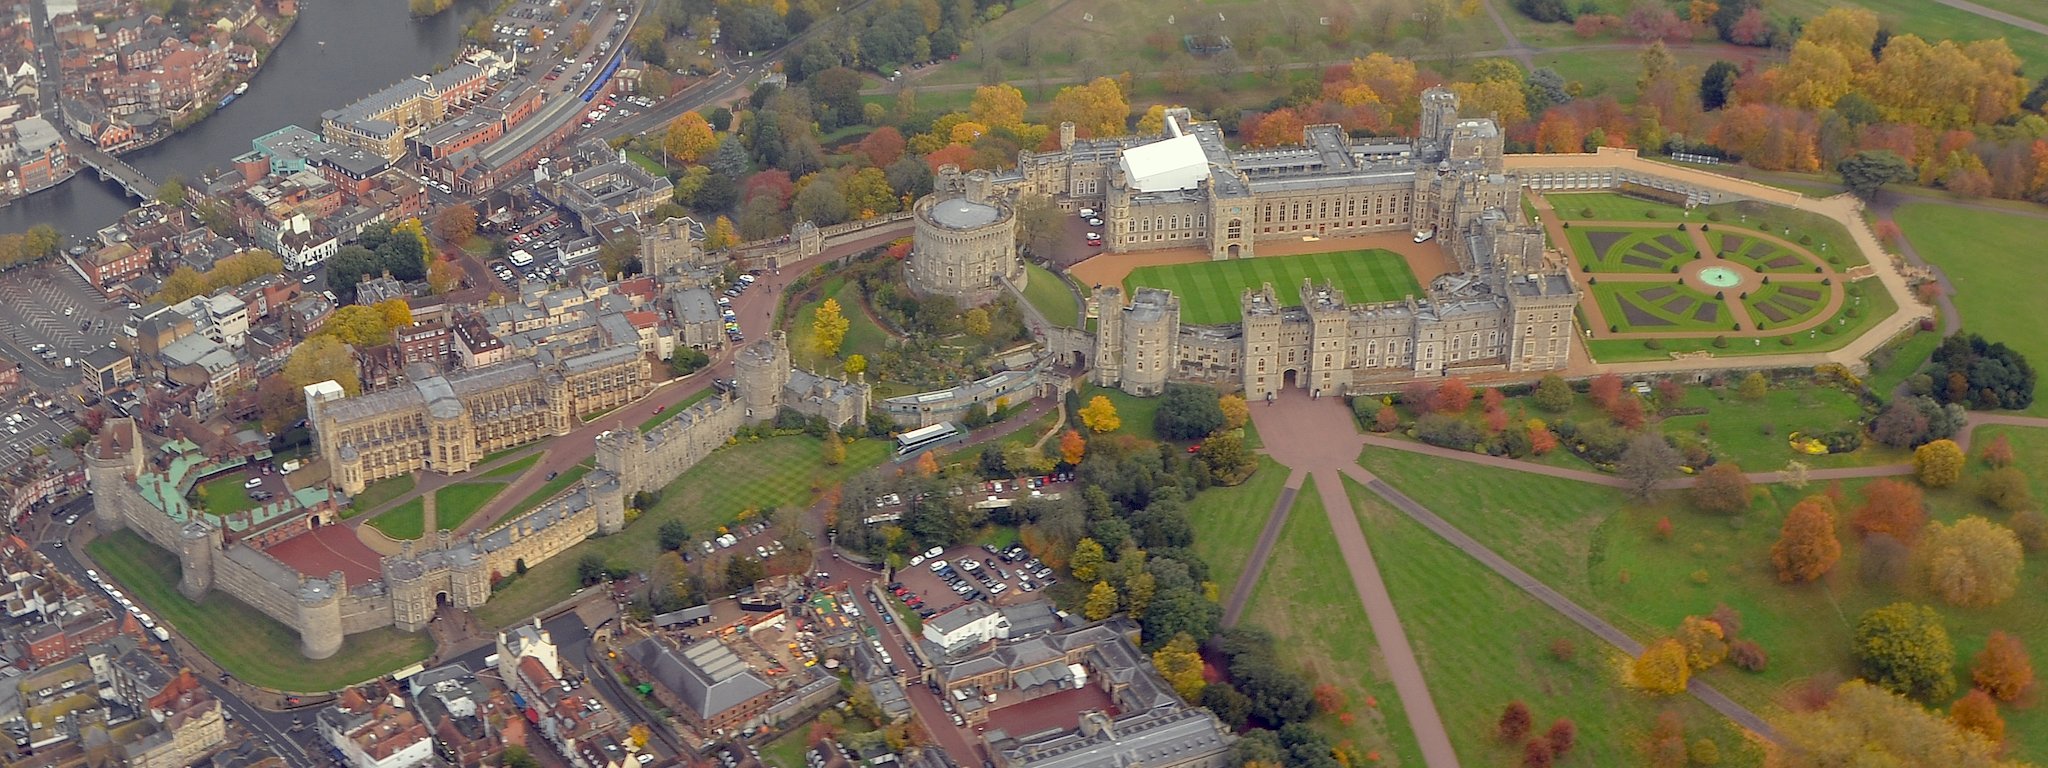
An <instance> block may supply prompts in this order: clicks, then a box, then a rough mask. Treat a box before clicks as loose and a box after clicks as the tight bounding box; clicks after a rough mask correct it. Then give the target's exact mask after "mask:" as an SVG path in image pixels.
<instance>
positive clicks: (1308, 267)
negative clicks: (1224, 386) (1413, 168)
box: [1124, 248, 1422, 325]
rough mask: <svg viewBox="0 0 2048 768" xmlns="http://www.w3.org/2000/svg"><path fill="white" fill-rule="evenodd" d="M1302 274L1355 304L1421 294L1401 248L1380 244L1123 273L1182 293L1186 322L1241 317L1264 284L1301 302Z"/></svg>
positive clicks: (1283, 299)
mask: <svg viewBox="0 0 2048 768" xmlns="http://www.w3.org/2000/svg"><path fill="white" fill-rule="evenodd" d="M1302 278H1310V279H1313V280H1315V282H1316V284H1317V285H1321V284H1323V283H1325V282H1328V283H1330V284H1331V285H1333V286H1335V287H1336V288H1337V289H1338V290H1341V291H1343V292H1344V300H1345V301H1346V302H1348V303H1351V304H1366V303H1371V302H1378V301H1396V300H1399V299H1401V298H1402V297H1404V296H1416V297H1420V296H1422V287H1421V285H1420V284H1418V283H1417V282H1416V281H1415V273H1414V272H1411V271H1409V269H1408V262H1407V261H1405V260H1403V259H1402V258H1401V255H1400V254H1398V253H1394V252H1393V251H1386V250H1380V249H1377V248H1374V249H1369V250H1361V251H1339V252H1335V253H1314V254H1305V255H1301V256H1270V257H1266V258H1258V259H1233V260H1230V261H1202V262H1195V263H1191V264H1167V265H1158V266H1150V267H1139V268H1137V269H1134V270H1131V274H1130V275H1129V276H1128V277H1125V278H1124V291H1125V293H1127V294H1128V293H1130V292H1131V290H1132V289H1134V288H1136V287H1140V286H1143V287H1150V288H1165V289H1167V290H1170V291H1173V293H1174V295H1175V296H1177V297H1179V298H1180V319H1181V322H1182V323H1186V324H1188V325H1222V324H1226V323H1235V322H1239V321H1240V320H1242V319H1243V309H1242V308H1241V307H1240V305H1239V301H1240V298H1241V297H1242V296H1243V294H1244V292H1245V290H1246V289H1248V288H1257V287H1259V286H1260V285H1261V284H1264V283H1272V284H1273V292H1274V294H1275V296H1276V298H1278V299H1279V301H1280V304H1281V305H1283V306H1289V307H1298V306H1301V280H1302Z"/></svg>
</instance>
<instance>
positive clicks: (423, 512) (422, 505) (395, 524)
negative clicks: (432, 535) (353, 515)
mask: <svg viewBox="0 0 2048 768" xmlns="http://www.w3.org/2000/svg"><path fill="white" fill-rule="evenodd" d="M424 499H425V497H423V496H416V497H413V499H412V500H411V501H407V502H406V503H404V504H400V505H398V506H396V507H392V508H391V510H390V511H388V512H385V513H384V514H381V515H378V516H376V517H373V518H370V527H371V528H375V529H377V530H379V531H383V532H384V535H386V536H389V537H391V538H394V539H400V540H405V539H417V538H419V537H421V536H424V535H426V532H427V503H426V501H425V500H424ZM435 503H436V504H439V502H438V501H436V502H435Z"/></svg>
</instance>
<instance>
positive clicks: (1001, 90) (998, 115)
mask: <svg viewBox="0 0 2048 768" xmlns="http://www.w3.org/2000/svg"><path fill="white" fill-rule="evenodd" d="M1061 95H1065V92H1064V91H1062V92H1061ZM1055 103H1057V101H1055ZM1024 106H1025V104H1024V92H1023V91H1020V90H1017V87H1016V86H1013V85H1010V84H1008V83H997V84H995V85H984V86H981V87H980V88H976V89H974V99H973V100H972V101H969V102H968V104H967V119H968V120H971V121H973V122H976V123H980V124H982V125H985V126H988V127H989V128H1012V127H1015V126H1017V125H1020V124H1022V123H1023V122H1024Z"/></svg>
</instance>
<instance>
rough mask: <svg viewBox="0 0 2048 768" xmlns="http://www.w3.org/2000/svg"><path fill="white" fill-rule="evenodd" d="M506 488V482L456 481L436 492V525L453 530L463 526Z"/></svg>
mask: <svg viewBox="0 0 2048 768" xmlns="http://www.w3.org/2000/svg"><path fill="white" fill-rule="evenodd" d="M503 490H505V484H504V483H456V484H454V485H451V486H448V487H446V488H442V489H441V490H438V491H435V492H434V527H435V528H436V529H438V530H443V531H452V530H455V529H457V528H460V527H462V523H463V521H465V520H468V519H469V518H470V516H471V515H474V514H476V511H477V510H479V509H482V508H483V506H484V504H485V503H487V502H489V501H490V500H491V499H493V498H496V497H497V495H498V493H499V492H501V491H503Z"/></svg>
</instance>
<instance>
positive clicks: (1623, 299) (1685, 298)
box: [1593, 278, 1735, 336]
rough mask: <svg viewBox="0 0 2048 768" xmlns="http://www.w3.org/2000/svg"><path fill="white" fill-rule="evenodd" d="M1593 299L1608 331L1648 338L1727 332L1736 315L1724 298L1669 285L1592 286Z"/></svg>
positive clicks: (1609, 283) (1631, 283)
mask: <svg viewBox="0 0 2048 768" xmlns="http://www.w3.org/2000/svg"><path fill="white" fill-rule="evenodd" d="M1593 300H1594V301H1597V302H1599V303H1600V313H1601V314H1602V315H1604V316H1605V317H1606V318H1607V324H1608V325H1610V326H1612V328H1610V329H1609V330H1610V331H1612V330H1619V331H1620V332H1622V333H1632V334H1633V333H1639V334H1643V335H1645V336H1651V335H1655V334H1658V333H1688V332H1695V331H1727V330H1729V329H1731V328H1733V327H1734V326H1735V323H1734V317H1735V315H1734V314H1733V313H1731V312H1729V311H1728V307H1727V306H1726V305H1725V301H1726V300H1725V299H1717V298H1714V295H1713V294H1709V293H1701V292H1699V291H1697V290H1694V289H1692V288H1690V287H1688V286H1684V285H1679V284H1678V283H1677V280H1676V279H1675V278H1674V279H1673V280H1672V281H1671V282H1656V283H1638V282H1626V283H1624V282H1615V281H1606V282H1601V283H1597V284H1595V285H1594V286H1593Z"/></svg>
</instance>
